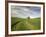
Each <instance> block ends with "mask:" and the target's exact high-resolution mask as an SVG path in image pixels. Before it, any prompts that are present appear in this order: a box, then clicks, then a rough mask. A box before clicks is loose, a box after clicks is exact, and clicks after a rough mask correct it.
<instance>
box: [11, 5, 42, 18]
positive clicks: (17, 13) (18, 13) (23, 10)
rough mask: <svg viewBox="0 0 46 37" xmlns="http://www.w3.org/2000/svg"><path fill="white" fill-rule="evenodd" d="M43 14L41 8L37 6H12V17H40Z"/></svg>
mask: <svg viewBox="0 0 46 37" xmlns="http://www.w3.org/2000/svg"><path fill="white" fill-rule="evenodd" d="M40 14H41V8H40V7H37V6H11V15H12V17H19V18H27V17H28V16H29V17H30V18H38V17H40Z"/></svg>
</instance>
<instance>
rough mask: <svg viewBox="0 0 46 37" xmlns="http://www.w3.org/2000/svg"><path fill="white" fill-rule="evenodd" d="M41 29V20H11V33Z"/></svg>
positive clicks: (15, 18)
mask: <svg viewBox="0 0 46 37" xmlns="http://www.w3.org/2000/svg"><path fill="white" fill-rule="evenodd" d="M39 29H40V18H33V19H28V18H26V19H24V18H17V17H12V18H11V31H19V30H20V31H22V30H39Z"/></svg>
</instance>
